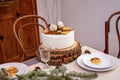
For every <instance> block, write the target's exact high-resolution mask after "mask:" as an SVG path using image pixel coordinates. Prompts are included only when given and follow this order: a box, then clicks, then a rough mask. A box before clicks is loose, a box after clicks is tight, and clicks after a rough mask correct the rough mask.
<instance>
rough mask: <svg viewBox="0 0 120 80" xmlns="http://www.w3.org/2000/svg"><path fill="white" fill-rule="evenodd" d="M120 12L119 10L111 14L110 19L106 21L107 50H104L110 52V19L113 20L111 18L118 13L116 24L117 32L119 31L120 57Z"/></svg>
mask: <svg viewBox="0 0 120 80" xmlns="http://www.w3.org/2000/svg"><path fill="white" fill-rule="evenodd" d="M119 14H120V11H118V12H115V13H113V14H112V15H110V17H109V18H108V20H107V21H105V50H104V52H105V53H107V54H108V53H109V32H110V21H111V19H112V18H113V17H114V16H116V15H118V17H117V19H116V22H115V26H116V33H117V38H118V44H119V52H118V56H117V57H118V58H119V57H120V33H119V27H118V26H119V25H118V22H119V20H120V16H119Z"/></svg>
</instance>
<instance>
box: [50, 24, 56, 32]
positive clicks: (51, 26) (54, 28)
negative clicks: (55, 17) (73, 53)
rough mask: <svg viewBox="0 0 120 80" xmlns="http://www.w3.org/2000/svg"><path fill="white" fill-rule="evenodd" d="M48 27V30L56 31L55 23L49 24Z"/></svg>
mask: <svg viewBox="0 0 120 80" xmlns="http://www.w3.org/2000/svg"><path fill="white" fill-rule="evenodd" d="M49 29H50V31H57V25H55V24H50V27H49Z"/></svg>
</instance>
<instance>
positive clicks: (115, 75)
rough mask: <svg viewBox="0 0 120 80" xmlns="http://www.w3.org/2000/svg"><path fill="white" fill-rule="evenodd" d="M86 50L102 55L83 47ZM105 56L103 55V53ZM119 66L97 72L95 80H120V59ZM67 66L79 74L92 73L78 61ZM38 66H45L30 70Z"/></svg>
mask: <svg viewBox="0 0 120 80" xmlns="http://www.w3.org/2000/svg"><path fill="white" fill-rule="evenodd" d="M85 50H89V51H90V52H97V53H102V52H100V51H98V50H95V49H93V48H90V47H88V46H83V47H82V52H84V51H85ZM102 54H103V53H102ZM118 60H119V62H118V66H117V67H116V68H115V69H113V70H110V71H105V72H97V73H98V77H97V78H96V79H95V80H120V59H118ZM63 65H65V66H66V67H67V68H68V69H69V70H71V71H77V72H92V71H88V70H85V69H83V68H81V67H80V66H79V65H78V64H77V62H76V61H73V62H71V63H68V64H63ZM36 66H40V67H43V66H44V64H43V63H36V64H34V65H31V66H29V70H33V69H34V68H35V67H36ZM50 68H51V69H52V68H54V66H50Z"/></svg>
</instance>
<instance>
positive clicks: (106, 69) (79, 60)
mask: <svg viewBox="0 0 120 80" xmlns="http://www.w3.org/2000/svg"><path fill="white" fill-rule="evenodd" d="M87 55H88V54H82V55H80V56H79V57H78V58H77V60H76V61H77V63H78V65H79V66H80V67H82V68H84V69H86V70H90V71H99V72H103V71H109V70H113V69H115V68H116V67H117V66H118V59H117V58H115V57H113V56H110V55H106V54H104V55H106V56H109V57H110V58H111V59H113V60H114V62H115V65H113V66H112V67H109V68H103V69H99V68H98V69H97V68H92V67H88V66H86V65H85V64H84V63H83V61H82V58H83V57H85V56H87Z"/></svg>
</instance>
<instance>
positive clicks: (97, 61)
mask: <svg viewBox="0 0 120 80" xmlns="http://www.w3.org/2000/svg"><path fill="white" fill-rule="evenodd" d="M91 62H92V63H93V64H100V63H101V60H100V59H99V58H97V57H95V58H92V59H91Z"/></svg>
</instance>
